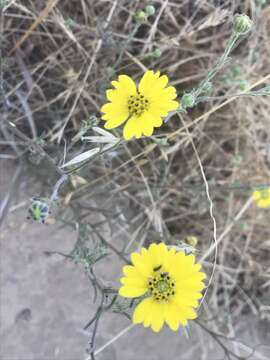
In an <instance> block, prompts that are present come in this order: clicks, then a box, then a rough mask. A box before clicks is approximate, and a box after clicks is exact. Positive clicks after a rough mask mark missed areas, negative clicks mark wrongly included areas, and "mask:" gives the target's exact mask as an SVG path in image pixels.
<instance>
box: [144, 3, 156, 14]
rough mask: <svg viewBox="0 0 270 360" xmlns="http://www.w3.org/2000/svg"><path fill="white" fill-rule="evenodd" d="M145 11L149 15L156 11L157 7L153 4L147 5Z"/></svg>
mask: <svg viewBox="0 0 270 360" xmlns="http://www.w3.org/2000/svg"><path fill="white" fill-rule="evenodd" d="M145 12H146V14H147V16H152V15H154V13H155V12H156V9H155V7H154V6H153V5H147V6H146V8H145Z"/></svg>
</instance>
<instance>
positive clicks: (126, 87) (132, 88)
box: [112, 75, 137, 96]
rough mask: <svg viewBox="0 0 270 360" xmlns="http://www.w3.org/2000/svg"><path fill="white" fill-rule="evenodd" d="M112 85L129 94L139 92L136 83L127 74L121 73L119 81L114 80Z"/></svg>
mask: <svg viewBox="0 0 270 360" xmlns="http://www.w3.org/2000/svg"><path fill="white" fill-rule="evenodd" d="M112 85H113V86H114V87H115V88H116V89H117V90H120V91H123V92H124V93H125V94H127V95H128V96H130V95H135V94H136V93H137V89H136V84H135V83H134V81H133V80H132V79H131V78H130V77H129V76H127V75H119V76H118V81H112Z"/></svg>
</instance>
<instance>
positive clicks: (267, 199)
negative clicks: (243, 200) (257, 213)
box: [252, 186, 270, 209]
mask: <svg viewBox="0 0 270 360" xmlns="http://www.w3.org/2000/svg"><path fill="white" fill-rule="evenodd" d="M252 197H253V200H254V201H255V202H256V204H257V206H258V207H259V208H263V209H265V208H268V207H270V186H265V187H261V188H258V189H256V190H254V191H253V194H252Z"/></svg>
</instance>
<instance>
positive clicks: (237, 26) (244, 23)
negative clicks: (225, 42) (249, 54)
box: [233, 14, 253, 35]
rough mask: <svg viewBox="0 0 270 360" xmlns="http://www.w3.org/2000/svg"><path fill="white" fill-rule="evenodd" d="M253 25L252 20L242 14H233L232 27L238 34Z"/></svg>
mask: <svg viewBox="0 0 270 360" xmlns="http://www.w3.org/2000/svg"><path fill="white" fill-rule="evenodd" d="M252 25H253V22H252V20H251V19H250V18H249V17H248V16H247V15H243V14H238V15H235V17H234V19H233V29H234V31H235V32H236V33H237V34H239V35H245V34H247V33H248V32H249V31H250V29H251V27H252Z"/></svg>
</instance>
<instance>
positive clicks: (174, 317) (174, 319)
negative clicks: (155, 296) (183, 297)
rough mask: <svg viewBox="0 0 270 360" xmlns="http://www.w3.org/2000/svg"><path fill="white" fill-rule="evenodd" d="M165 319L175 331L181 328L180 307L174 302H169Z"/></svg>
mask: <svg viewBox="0 0 270 360" xmlns="http://www.w3.org/2000/svg"><path fill="white" fill-rule="evenodd" d="M165 321H166V323H167V324H168V326H169V327H170V329H172V330H173V331H177V330H178V328H179V309H178V307H177V306H176V305H174V304H173V303H170V304H168V306H167V308H166V312H165Z"/></svg>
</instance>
